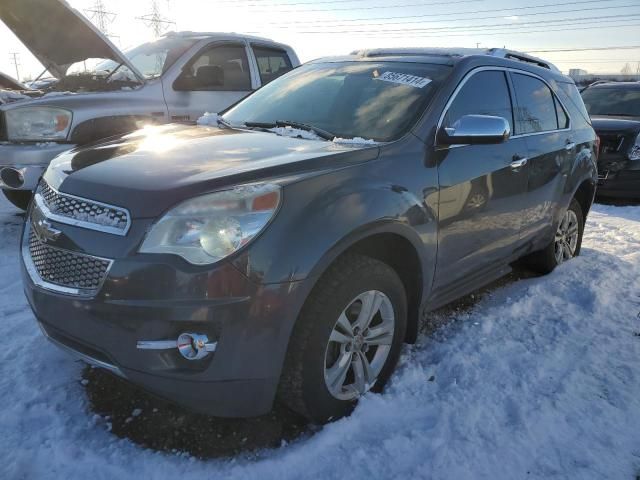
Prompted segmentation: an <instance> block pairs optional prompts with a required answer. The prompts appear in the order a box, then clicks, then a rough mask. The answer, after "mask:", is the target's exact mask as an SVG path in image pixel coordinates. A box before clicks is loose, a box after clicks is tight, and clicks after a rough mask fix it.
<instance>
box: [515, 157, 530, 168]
mask: <svg viewBox="0 0 640 480" xmlns="http://www.w3.org/2000/svg"><path fill="white" fill-rule="evenodd" d="M528 161H529V159H528V158H517V159H515V160H514V161H513V162H511V169H512V170H518V169H519V168H522V167H524V166H525V165H526V164H527V162H528Z"/></svg>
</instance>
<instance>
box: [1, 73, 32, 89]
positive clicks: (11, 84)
mask: <svg viewBox="0 0 640 480" xmlns="http://www.w3.org/2000/svg"><path fill="white" fill-rule="evenodd" d="M0 88H2V89H7V90H29V88H28V87H27V86H25V85H24V84H22V83H20V82H19V81H17V80H15V79H14V78H13V77H11V76H10V75H7V74H6V73H3V72H0Z"/></svg>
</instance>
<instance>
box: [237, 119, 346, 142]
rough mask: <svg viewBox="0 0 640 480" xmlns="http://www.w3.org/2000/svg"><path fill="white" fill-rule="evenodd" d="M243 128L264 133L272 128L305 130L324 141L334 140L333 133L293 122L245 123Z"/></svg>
mask: <svg viewBox="0 0 640 480" xmlns="http://www.w3.org/2000/svg"><path fill="white" fill-rule="evenodd" d="M244 126H245V127H247V128H257V129H260V130H265V131H268V130H271V129H272V128H276V127H291V128H298V129H300V130H306V131H307V132H313V133H315V134H316V135H317V136H319V137H320V138H322V139H324V140H333V139H334V138H336V136H335V135H334V134H333V133H331V132H328V131H326V130H323V129H322V128H318V127H314V126H313V125H309V124H307V123H302V122H296V121H293V120H276V121H275V122H245V123H244Z"/></svg>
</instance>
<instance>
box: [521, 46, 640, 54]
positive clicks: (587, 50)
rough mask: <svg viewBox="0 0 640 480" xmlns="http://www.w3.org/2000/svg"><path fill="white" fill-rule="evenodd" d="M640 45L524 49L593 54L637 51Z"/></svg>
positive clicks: (543, 51)
mask: <svg viewBox="0 0 640 480" xmlns="http://www.w3.org/2000/svg"><path fill="white" fill-rule="evenodd" d="M635 49H640V45H622V46H613V47H578V48H553V49H547V50H533V49H522V51H523V52H525V53H552V52H591V51H596V50H635Z"/></svg>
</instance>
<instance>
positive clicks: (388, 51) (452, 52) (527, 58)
mask: <svg viewBox="0 0 640 480" xmlns="http://www.w3.org/2000/svg"><path fill="white" fill-rule="evenodd" d="M351 55H358V56H361V57H383V56H413V55H418V56H419V55H427V56H434V57H449V58H453V57H466V56H468V55H490V56H492V57H497V58H506V59H509V60H518V61H520V62H526V63H530V64H532V65H537V66H538V67H542V68H547V69H549V70H552V71H554V72H558V73H559V72H560V70H559V69H558V67H556V66H555V65H554V64H553V63H551V62H547V61H546V60H542V59H541V58H538V57H534V56H533V55H528V54H526V53H522V52H517V51H515V50H507V49H505V48H446V47H445V48H442V47H437V48H375V49H367V50H355V51H353V52H351Z"/></svg>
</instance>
